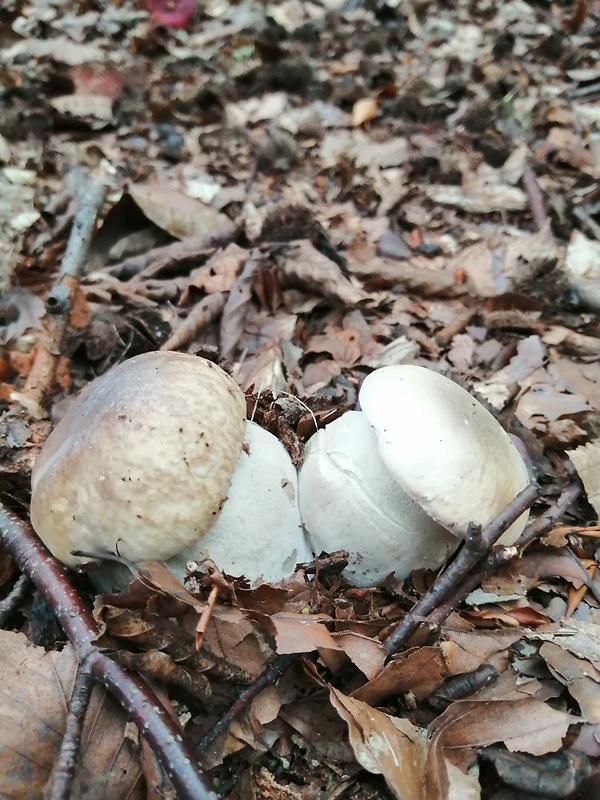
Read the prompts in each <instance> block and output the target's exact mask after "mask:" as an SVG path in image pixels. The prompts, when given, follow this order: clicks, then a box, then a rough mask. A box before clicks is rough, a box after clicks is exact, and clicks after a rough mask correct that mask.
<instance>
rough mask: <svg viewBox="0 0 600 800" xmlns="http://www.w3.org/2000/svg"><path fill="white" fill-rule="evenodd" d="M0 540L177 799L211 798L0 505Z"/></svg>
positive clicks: (141, 684)
mask: <svg viewBox="0 0 600 800" xmlns="http://www.w3.org/2000/svg"><path fill="white" fill-rule="evenodd" d="M0 538H1V540H2V541H3V543H4V545H5V546H6V549H7V550H8V552H9V553H10V555H11V556H12V558H13V560H14V561H15V562H16V563H17V565H18V566H19V567H20V569H21V570H22V571H23V572H25V573H27V574H28V575H29V577H30V578H31V579H32V580H33V582H34V583H35V584H36V586H37V587H38V588H39V589H40V591H42V592H43V593H44V594H45V596H46V598H47V599H48V602H49V603H50V605H51V607H52V609H53V610H54V612H55V614H56V616H57V617H58V619H59V621H60V623H61V625H62V627H63V629H64V631H65V633H66V634H67V636H68V637H69V641H70V642H71V644H72V646H73V648H74V650H75V653H76V655H77V658H78V660H79V662H80V663H83V662H85V666H86V669H88V670H89V671H90V673H91V674H92V675H93V676H94V677H95V678H96V679H97V680H99V681H100V682H101V683H103V684H104V685H105V686H106V688H107V689H108V690H109V691H110V692H111V693H112V694H113V695H114V696H115V697H116V699H117V700H118V701H119V703H120V704H121V705H122V706H123V708H124V709H125V710H126V711H127V712H128V713H129V714H130V715H131V717H132V718H133V720H134V722H135V723H136V725H137V726H138V728H139V729H140V731H142V733H143V735H144V737H145V738H146V740H147V741H148V744H149V745H150V747H151V748H152V750H153V751H154V753H155V754H156V757H157V759H158V762H159V763H160V765H161V767H162V768H163V770H164V771H165V773H166V775H167V776H168V777H169V778H170V780H171V782H172V783H173V786H174V787H175V789H176V791H177V793H178V797H180V798H181V799H182V800H217V795H216V794H215V792H214V791H213V789H212V787H211V785H210V782H209V780H208V778H207V777H206V775H205V774H204V773H203V772H202V770H200V768H199V767H198V766H197V763H196V759H195V756H194V754H193V752H192V750H191V748H190V747H189V746H188V744H187V743H186V742H185V741H184V740H183V738H182V735H181V731H180V729H179V728H178V726H177V725H176V723H175V722H174V721H173V719H172V718H171V717H170V715H169V714H168V713H167V711H166V710H165V708H164V707H163V705H162V703H161V701H160V700H159V699H158V697H157V696H156V695H155V694H154V692H153V691H152V690H151V688H150V687H149V686H148V684H147V683H146V682H145V681H144V680H143V679H142V678H141V677H140V676H139V675H136V674H134V673H132V672H129V671H128V670H125V669H123V668H122V667H121V666H119V665H118V664H116V663H115V662H114V661H111V659H110V658H108V656H105V655H104V654H103V653H101V652H100V651H99V650H98V649H97V648H96V647H95V646H94V645H93V643H92V642H93V640H94V639H95V638H96V637H97V636H98V633H99V632H98V628H97V625H96V622H95V620H94V618H93V617H92V615H91V614H90V612H89V611H88V610H87V608H86V607H85V606H84V604H83V603H82V601H81V598H80V597H79V596H78V595H77V593H76V591H75V590H74V589H73V587H72V586H71V584H70V582H69V580H68V578H67V575H66V572H65V570H64V569H63V567H62V566H61V565H60V564H59V563H58V561H56V560H55V559H54V558H53V557H52V556H51V555H50V553H49V551H48V550H47V549H46V548H45V547H44V545H43V544H42V543H41V542H40V540H39V539H38V538H37V536H36V535H35V533H34V531H33V528H32V527H31V525H29V524H28V523H26V522H23V521H22V520H20V519H19V518H18V517H17V516H16V515H15V514H13V513H12V512H11V511H9V510H8V509H7V508H5V507H4V506H3V505H2V504H0Z"/></svg>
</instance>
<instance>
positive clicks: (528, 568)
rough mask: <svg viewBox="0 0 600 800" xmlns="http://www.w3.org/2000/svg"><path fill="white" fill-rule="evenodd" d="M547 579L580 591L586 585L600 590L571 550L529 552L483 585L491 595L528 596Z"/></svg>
mask: <svg viewBox="0 0 600 800" xmlns="http://www.w3.org/2000/svg"><path fill="white" fill-rule="evenodd" d="M547 578H560V579H565V578H566V580H568V581H570V582H571V583H572V584H573V586H575V588H576V589H577V588H579V587H580V586H582V585H585V586H587V587H588V588H589V589H590V590H591V591H592V592H596V591H597V589H596V587H595V585H594V583H593V581H592V579H591V578H590V576H589V574H588V573H587V571H586V570H585V568H584V566H583V565H582V564H581V562H580V561H578V560H577V559H576V558H575V557H574V556H573V554H572V553H571V551H570V550H568V549H567V548H563V549H562V550H555V551H553V552H543V551H540V552H537V553H536V552H534V553H528V554H526V555H524V556H522V557H521V558H520V559H518V560H517V561H515V562H511V563H509V564H508V565H507V566H506V567H503V568H502V569H500V570H499V571H498V574H497V575H491V576H489V577H487V578H484V580H483V581H482V582H481V586H482V588H484V589H485V590H486V591H488V592H494V591H496V592H498V593H499V594H503V593H508V592H511V591H512V592H518V593H521V594H524V593H525V592H526V591H528V590H529V589H533V588H534V587H535V586H538V585H539V584H540V583H541V582H542V581H543V580H545V579H547Z"/></svg>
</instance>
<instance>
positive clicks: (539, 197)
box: [523, 168, 548, 231]
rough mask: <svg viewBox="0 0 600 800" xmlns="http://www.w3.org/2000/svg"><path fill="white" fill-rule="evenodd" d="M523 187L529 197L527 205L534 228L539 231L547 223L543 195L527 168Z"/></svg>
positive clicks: (531, 171)
mask: <svg viewBox="0 0 600 800" xmlns="http://www.w3.org/2000/svg"><path fill="white" fill-rule="evenodd" d="M523 186H524V187H525V191H526V192H527V196H528V197H529V205H530V206H531V213H532V214H533V219H534V221H535V224H536V227H537V229H538V231H541V230H542V228H543V227H544V225H546V223H547V222H548V212H547V211H546V203H545V202H544V195H543V194H542V190H541V189H540V185H539V183H538V180H537V178H536V176H535V174H534V173H533V170H531V169H529V168H527V169H526V170H525V172H524V173H523Z"/></svg>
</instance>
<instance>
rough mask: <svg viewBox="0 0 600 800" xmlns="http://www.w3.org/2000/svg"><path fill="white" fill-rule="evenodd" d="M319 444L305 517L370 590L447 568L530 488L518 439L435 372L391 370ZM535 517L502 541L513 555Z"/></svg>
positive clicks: (323, 546) (311, 453)
mask: <svg viewBox="0 0 600 800" xmlns="http://www.w3.org/2000/svg"><path fill="white" fill-rule="evenodd" d="M359 402H360V406H361V409H362V410H361V411H355V412H348V413H347V414H345V415H344V416H342V417H340V418H339V419H337V420H335V421H334V422H333V423H331V424H330V425H328V426H326V427H325V428H324V429H323V430H321V431H319V432H317V434H315V436H313V438H312V439H311V440H310V441H309V443H308V445H307V450H306V454H305V460H304V465H303V466H302V469H301V471H300V481H299V491H300V513H301V517H302V521H303V523H304V526H305V528H306V530H307V532H308V534H309V537H310V539H311V542H312V545H313V549H314V550H315V552H317V553H319V552H321V551H323V550H325V551H327V552H331V551H334V550H338V549H340V548H345V549H347V550H348V551H349V552H350V562H349V565H348V568H347V570H346V572H345V574H346V576H347V577H348V578H349V579H350V580H351V581H352V582H353V583H355V584H357V585H359V586H372V585H375V584H377V583H380V582H381V581H382V580H383V579H384V578H385V577H386V575H388V574H389V573H390V572H393V573H394V574H395V575H396V577H398V578H405V577H406V576H407V575H408V574H409V573H410V572H411V571H412V570H413V569H415V568H417V567H431V568H433V567H438V566H439V565H440V564H442V563H443V562H444V561H445V560H446V558H447V557H448V555H450V553H452V552H453V551H454V550H455V549H456V548H457V547H458V545H459V544H460V539H463V538H464V537H465V536H466V534H467V531H468V526H469V524H470V523H474V524H478V525H481V526H486V525H487V524H489V523H490V522H491V521H492V519H494V517H496V516H497V515H498V514H499V513H500V512H501V511H502V510H503V509H504V508H505V507H506V505H508V503H509V502H510V501H511V500H512V499H513V498H514V497H515V496H516V495H517V494H518V493H519V492H520V491H521V490H522V489H524V488H525V487H526V486H527V485H528V483H529V478H528V474H527V468H526V466H525V463H524V461H523V459H522V458H521V456H520V455H519V453H518V451H517V449H516V448H515V446H514V444H513V443H512V441H511V440H510V437H509V436H508V434H507V433H506V432H505V431H504V430H503V428H502V427H501V425H500V424H499V423H498V422H497V420H495V419H494V417H493V416H492V415H491V414H490V413H489V412H488V411H487V410H486V409H485V408H484V407H483V406H482V405H481V403H479V402H478V401H477V400H476V399H475V398H474V397H472V396H471V395H470V394H469V393H468V392H467V391H465V390H464V389H462V388H461V387H460V386H458V384H456V383H454V382H453V381H451V380H449V379H448V378H445V377H443V376H442V375H439V374H438V373H436V372H433V371H431V370H428V369H426V368H424V367H417V366H409V365H403V366H393V367H383V368H381V369H378V370H376V371H375V372H373V373H372V374H371V375H369V376H368V377H367V378H366V379H365V381H364V382H363V385H362V387H361V390H360V393H359ZM527 517H528V514H527V513H525V514H523V515H522V516H521V517H519V519H518V520H517V521H516V522H515V523H514V524H513V525H512V526H511V527H510V528H509V529H508V531H506V533H504V534H503V536H502V537H501V538H500V543H502V544H512V543H513V542H514V541H515V540H516V539H517V537H518V536H519V534H520V533H521V531H522V530H523V528H524V527H525V524H526V522H527Z"/></svg>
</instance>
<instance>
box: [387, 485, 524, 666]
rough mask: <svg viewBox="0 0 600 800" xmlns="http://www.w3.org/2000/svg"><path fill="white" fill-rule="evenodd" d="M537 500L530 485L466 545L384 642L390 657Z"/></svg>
mask: <svg viewBox="0 0 600 800" xmlns="http://www.w3.org/2000/svg"><path fill="white" fill-rule="evenodd" d="M537 496H538V489H537V487H536V486H533V485H532V484H530V485H529V486H527V487H526V488H525V489H523V491H522V492H519V494H518V495H517V496H516V497H515V499H514V500H513V501H512V502H511V503H509V504H508V506H507V507H506V508H505V509H504V511H502V512H501V513H500V514H499V515H498V516H497V517H496V519H494V520H492V522H491V523H490V524H489V525H488V526H487V527H486V529H485V530H484V531H483V532H482V533H481V536H480V537H479V538H478V540H477V541H476V542H473V543H469V541H468V540H467V542H465V546H464V547H463V548H462V550H461V551H460V552H459V554H458V555H457V557H456V558H455V559H454V561H453V562H452V563H451V564H450V566H449V567H448V568H447V569H446V570H445V571H444V572H442V574H441V575H438V578H437V580H436V581H435V583H434V584H433V586H432V587H431V589H430V590H429V591H428V592H427V594H425V595H424V596H423V597H422V598H421V599H420V600H419V601H418V602H417V603H415V605H414V606H413V607H412V608H411V610H410V611H409V612H408V614H407V615H406V616H405V617H404V619H403V620H402V621H401V622H400V623H399V624H398V625H397V626H396V628H395V629H394V630H393V631H392V633H391V634H390V635H389V636H388V637H387V639H386V640H385V641H384V643H383V646H384V648H385V650H386V652H387V654H388V655H392V654H393V653H397V652H398V650H399V649H400V648H401V647H402V646H403V645H404V644H405V642H406V641H407V639H408V638H409V637H410V636H412V634H413V633H414V632H415V631H416V630H417V628H418V627H419V625H420V624H421V622H422V621H423V619H424V618H425V617H427V616H428V615H429V614H430V613H431V612H432V611H433V610H434V609H435V608H436V607H437V606H438V605H440V603H441V602H442V601H443V600H445V599H446V598H447V597H448V595H449V594H450V593H451V592H452V591H453V589H454V588H455V587H456V586H458V585H459V584H461V583H463V582H464V580H465V578H466V576H467V574H468V573H469V571H470V570H471V569H473V567H474V566H475V565H476V564H477V563H478V562H479V561H480V560H481V557H482V555H483V554H484V553H485V552H487V551H488V550H489V549H490V548H491V547H493V545H494V544H495V543H496V541H497V540H498V539H499V538H500V536H501V535H502V534H503V533H504V532H505V531H506V530H508V528H510V526H511V525H512V524H513V522H515V521H516V520H517V519H518V518H519V517H520V516H521V514H523V513H524V512H525V511H527V509H528V508H530V506H531V505H533V502H534V500H535V499H536V498H537Z"/></svg>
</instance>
